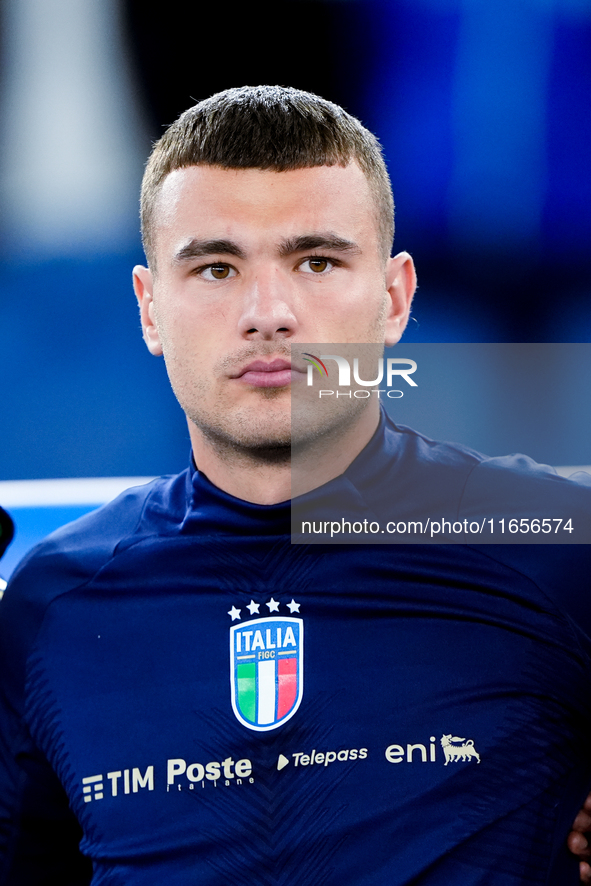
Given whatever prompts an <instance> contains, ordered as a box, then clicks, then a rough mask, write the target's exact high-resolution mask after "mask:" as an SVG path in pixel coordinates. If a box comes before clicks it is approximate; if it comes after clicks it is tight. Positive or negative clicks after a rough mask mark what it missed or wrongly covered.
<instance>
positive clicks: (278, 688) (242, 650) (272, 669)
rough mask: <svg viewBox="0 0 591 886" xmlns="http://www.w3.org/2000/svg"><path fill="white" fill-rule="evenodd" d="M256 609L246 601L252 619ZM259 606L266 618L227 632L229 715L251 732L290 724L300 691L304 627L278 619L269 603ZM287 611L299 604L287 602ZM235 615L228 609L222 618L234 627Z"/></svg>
mask: <svg viewBox="0 0 591 886" xmlns="http://www.w3.org/2000/svg"><path fill="white" fill-rule="evenodd" d="M261 605H263V604H260V603H255V602H254V600H251V601H250V603H249V605H248V606H247V607H246V608H247V609H248V610H249V612H250V614H251V615H258V613H259V609H260V607H261ZM264 605H265V606H267V607H268V609H269V613H270V614H269V616H267V617H265V618H255V619H252V620H250V621H246V622H244V623H240V624H235V625H232V627H231V628H230V685H231V691H232V709H233V711H234V714H235V715H236V717H237V719H238V720H239V721H240V722H241V723H242V724H243V726H246V727H247V728H248V729H255V730H256V731H257V732H264V731H266V730H268V729H276V728H277V727H278V726H281V725H282V724H283V723H286V722H287V721H288V720H289V719H291V717H293V715H294V714H295V712H296V711H297V709H298V708H299V706H300V703H301V701H302V695H303V690H304V622H303V620H302V619H301V618H294V617H293V615H289V616H287V615H280V614H279V607H280V605H281V604H280V603H279V602H278V601H277V600H274V599H273V598H271V599H270V600H269V601H268V602H267V603H266V604H264ZM284 605H285V604H284ZM287 608H288V609H289V611H290V612H291V613H294V612H299V611H300V604H299V603H296V602H295V600H292V601H291V603H288V604H287ZM241 612H242V610H240V609H237V608H236V607H235V606H233V607H232V609H230V611H229V612H228V615H230V616H231V618H232V621H237V620H239V619H241ZM271 613H273V614H271ZM275 613H277V615H275Z"/></svg>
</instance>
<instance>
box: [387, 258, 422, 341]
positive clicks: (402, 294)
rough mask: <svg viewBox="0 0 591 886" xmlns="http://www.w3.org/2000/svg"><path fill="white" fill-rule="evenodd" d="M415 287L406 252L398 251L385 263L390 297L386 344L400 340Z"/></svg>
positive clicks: (415, 279) (410, 261)
mask: <svg viewBox="0 0 591 886" xmlns="http://www.w3.org/2000/svg"><path fill="white" fill-rule="evenodd" d="M416 288H417V275H416V271H415V266H414V262H413V260H412V258H411V257H410V255H409V254H408V252H399V253H398V255H395V256H394V258H389V259H388V263H387V265H386V289H387V292H388V295H389V297H390V303H389V311H388V316H387V318H386V336H385V343H386V345H388V346H389V345H395V344H396V342H397V341H399V340H400V337H401V335H402V333H403V332H404V330H405V328H406V324H407V323H408V318H409V315H410V307H411V304H412V298H413V295H414V294H415V289H416Z"/></svg>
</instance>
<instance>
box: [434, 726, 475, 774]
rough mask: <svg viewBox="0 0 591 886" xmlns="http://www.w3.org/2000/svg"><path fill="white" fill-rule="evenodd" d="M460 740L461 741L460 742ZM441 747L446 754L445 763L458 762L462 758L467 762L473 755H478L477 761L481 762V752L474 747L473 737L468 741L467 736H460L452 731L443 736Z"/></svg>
mask: <svg viewBox="0 0 591 886" xmlns="http://www.w3.org/2000/svg"><path fill="white" fill-rule="evenodd" d="M458 742H461V744H459V743H458ZM441 747H442V748H443V753H444V754H445V765H446V766H447V764H448V763H458V762H459V761H460V760H461V761H462V762H465V761H466V760H469V759H470V758H471V757H476V762H477V763H480V754H479V753H478V751H477V750H476V748H475V747H474V742H473V741H472V739H470V740H469V741H466V739H465V738H458V736H457V735H453V736H452V734H451V733H450V734H449V735H442V736H441Z"/></svg>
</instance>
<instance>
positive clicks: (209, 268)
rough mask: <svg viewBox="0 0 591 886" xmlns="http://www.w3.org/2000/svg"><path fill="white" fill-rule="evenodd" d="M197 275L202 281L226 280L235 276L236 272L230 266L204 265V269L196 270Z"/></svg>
mask: <svg viewBox="0 0 591 886" xmlns="http://www.w3.org/2000/svg"><path fill="white" fill-rule="evenodd" d="M198 274H199V276H200V277H202V278H203V279H204V280H209V282H210V283H211V282H212V281H213V280H227V279H228V278H229V277H235V276H236V270H235V268H233V267H232V265H223V264H219V265H206V267H204V268H199V269H198Z"/></svg>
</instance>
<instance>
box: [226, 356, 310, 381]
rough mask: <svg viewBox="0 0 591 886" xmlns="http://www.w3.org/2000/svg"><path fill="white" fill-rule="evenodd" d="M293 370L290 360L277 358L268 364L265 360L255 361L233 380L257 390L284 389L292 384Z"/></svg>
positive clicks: (294, 370)
mask: <svg viewBox="0 0 591 886" xmlns="http://www.w3.org/2000/svg"><path fill="white" fill-rule="evenodd" d="M292 372H297V370H296V369H292V365H291V363H290V361H289V360H283V359H281V358H277V359H275V360H271V361H270V362H266V361H265V360H253V361H252V363H248V364H247V365H246V366H245V367H244V368H243V369H241V370H240V371H239V372H237V373H236V375H235V376H233V378H235V379H236V380H237V381H240V382H243V383H244V384H247V385H252V386H253V387H255V388H284V387H285V386H286V385H289V384H291V380H292Z"/></svg>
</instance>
